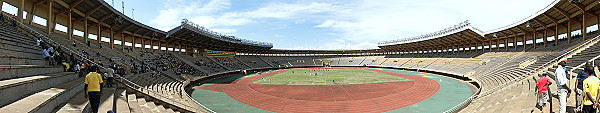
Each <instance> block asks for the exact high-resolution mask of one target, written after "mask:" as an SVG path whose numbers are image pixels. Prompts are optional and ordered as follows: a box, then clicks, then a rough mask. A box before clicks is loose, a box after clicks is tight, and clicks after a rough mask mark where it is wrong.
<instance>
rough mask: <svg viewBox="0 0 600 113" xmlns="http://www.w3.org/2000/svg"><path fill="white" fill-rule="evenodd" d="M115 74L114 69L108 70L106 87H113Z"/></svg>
mask: <svg viewBox="0 0 600 113" xmlns="http://www.w3.org/2000/svg"><path fill="white" fill-rule="evenodd" d="M114 74H115V70H113V69H112V68H107V69H106V87H112V81H113V76H114Z"/></svg>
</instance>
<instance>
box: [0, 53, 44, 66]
mask: <svg viewBox="0 0 600 113" xmlns="http://www.w3.org/2000/svg"><path fill="white" fill-rule="evenodd" d="M48 64H49V62H48V61H47V60H45V59H42V57H41V56H38V57H22V56H14V55H0V65H48Z"/></svg>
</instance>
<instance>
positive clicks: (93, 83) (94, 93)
mask: <svg viewBox="0 0 600 113" xmlns="http://www.w3.org/2000/svg"><path fill="white" fill-rule="evenodd" d="M89 69H90V73H89V74H87V75H86V76H85V81H84V83H85V88H84V89H85V92H86V93H85V97H86V98H88V97H89V98H88V99H89V100H90V105H91V108H92V112H93V113H98V107H100V94H102V93H101V91H102V85H101V84H102V82H103V81H102V76H101V75H100V74H98V67H97V66H91V67H90V68H89ZM88 95H89V96H88Z"/></svg>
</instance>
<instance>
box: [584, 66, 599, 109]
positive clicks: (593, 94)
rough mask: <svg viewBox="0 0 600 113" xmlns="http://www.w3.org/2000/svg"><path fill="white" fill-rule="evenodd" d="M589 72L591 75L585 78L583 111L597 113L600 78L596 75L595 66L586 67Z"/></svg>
mask: <svg viewBox="0 0 600 113" xmlns="http://www.w3.org/2000/svg"><path fill="white" fill-rule="evenodd" d="M585 70H587V73H588V74H589V75H590V76H589V77H587V78H586V79H585V80H583V92H584V93H585V97H584V98H583V99H584V100H583V110H582V111H583V113H596V107H597V106H598V100H597V99H598V98H599V97H600V95H598V92H600V79H598V77H596V75H595V74H594V71H593V67H586V68H585Z"/></svg>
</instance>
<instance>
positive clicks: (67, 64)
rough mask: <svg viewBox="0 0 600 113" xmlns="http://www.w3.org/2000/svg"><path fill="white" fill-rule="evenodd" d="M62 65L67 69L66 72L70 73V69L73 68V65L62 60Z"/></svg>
mask: <svg viewBox="0 0 600 113" xmlns="http://www.w3.org/2000/svg"><path fill="white" fill-rule="evenodd" d="M62 65H63V67H65V72H68V71H69V69H70V68H71V65H70V64H69V63H67V61H65V60H62Z"/></svg>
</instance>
